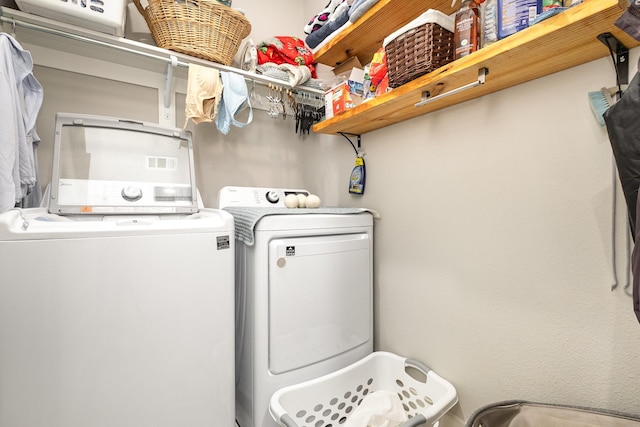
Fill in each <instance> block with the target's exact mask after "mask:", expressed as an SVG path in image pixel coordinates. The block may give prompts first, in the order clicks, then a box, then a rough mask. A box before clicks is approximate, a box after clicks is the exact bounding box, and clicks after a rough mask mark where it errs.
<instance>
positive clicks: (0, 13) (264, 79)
mask: <svg viewBox="0 0 640 427" xmlns="http://www.w3.org/2000/svg"><path fill="white" fill-rule="evenodd" d="M5 10H6V8H5V7H2V8H0V22H2V23H6V24H9V25H12V26H17V27H23V28H27V29H30V30H34V31H40V32H43V33H45V34H51V35H55V36H59V37H65V38H68V39H71V40H75V41H80V42H83V43H88V44H93V45H97V46H102V47H107V48H111V49H116V50H120V51H122V52H127V53H131V54H134V55H138V56H143V57H145V58H149V59H153V60H156V61H161V62H164V63H167V64H172V62H173V61H172V59H171V57H172V56H173V57H174V58H175V53H174V52H171V51H169V52H168V55H169V56H168V57H165V56H161V55H157V54H154V53H149V52H143V51H140V50H136V49H133V48H129V47H126V46H120V45H117V44H111V43H108V42H104V41H101V40H96V39H93V38H90V37H85V36H82V35H79V34H73V33H69V32H66V31H61V30H56V29H54V28H49V27H45V26H42V25H38V24H33V23H30V22H26V21H23V20H20V19H16V18H15V17H7V16H5ZM203 61H204V60H203ZM173 64H175V65H177V66H178V67H183V68H188V67H189V63H188V62H183V61H177V63H176V62H173ZM203 66H205V67H210V68H214V69H216V70H218V71H228V72H232V73H236V74H239V75H241V76H243V77H244V78H245V80H248V81H252V82H256V83H261V84H263V85H265V86H267V85H275V86H283V87H287V88H290V89H293V90H298V91H301V92H307V93H314V94H318V95H323V96H324V91H323V90H322V89H316V88H310V87H304V86H295V87H292V86H290V85H289V83H288V82H287V81H285V80H280V79H276V78H272V77H268V76H263V75H260V74H255V73H251V72H249V71H245V70H241V69H238V68H234V67H229V66H226V65H222V64H217V63H214V62H207V63H206V64H204V65H203Z"/></svg>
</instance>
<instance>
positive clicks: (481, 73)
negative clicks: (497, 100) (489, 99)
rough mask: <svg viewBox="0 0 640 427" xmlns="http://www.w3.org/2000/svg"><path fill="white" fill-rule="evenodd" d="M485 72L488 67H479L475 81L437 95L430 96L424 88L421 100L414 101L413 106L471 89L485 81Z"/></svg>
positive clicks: (486, 72)
mask: <svg viewBox="0 0 640 427" xmlns="http://www.w3.org/2000/svg"><path fill="white" fill-rule="evenodd" d="M487 74H489V69H488V68H485V67H483V68H480V69H479V70H478V80H476V81H475V82H473V83H469V84H467V85H464V86H460V87H458V88H455V89H452V90H450V91H449V92H445V93H441V94H440V95H437V96H434V97H431V93H430V92H429V91H428V90H426V91H424V92H422V101H420V102H418V103H416V104H415V105H414V106H415V107H422V106H423V105H425V104H428V103H429V102H433V101H436V100H438V99H441V98H445V97H447V96H450V95H453V94H456V93H459V92H462V91H464V90H467V89H471V88H474V87H477V86H480V85H483V84H484V82H485V78H486V76H487Z"/></svg>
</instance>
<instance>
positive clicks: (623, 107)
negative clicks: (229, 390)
mask: <svg viewBox="0 0 640 427" xmlns="http://www.w3.org/2000/svg"><path fill="white" fill-rule="evenodd" d="M604 121H605V123H606V125H607V133H608V134H609V141H610V142H611V148H612V149H613V155H614V158H615V161H616V167H617V169H618V176H619V177H620V183H621V184H622V190H623V193H624V197H625V201H626V203H627V208H628V210H629V224H630V225H631V234H632V236H633V239H634V242H635V246H634V249H633V254H632V257H631V262H632V265H631V268H632V271H633V310H634V312H635V315H636V318H637V319H638V321H639V322H640V234H639V233H638V228H637V222H638V221H639V220H638V219H637V215H638V213H639V212H640V207H639V203H638V202H639V200H638V188H639V187H640V74H639V73H636V75H635V76H634V78H633V79H632V80H631V83H630V84H629V87H628V88H627V90H625V91H624V93H623V95H622V97H621V98H620V100H619V101H618V102H616V103H615V104H613V105H612V106H611V107H610V108H609V109H608V110H607V112H605V114H604Z"/></svg>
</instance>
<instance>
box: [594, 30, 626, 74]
mask: <svg viewBox="0 0 640 427" xmlns="http://www.w3.org/2000/svg"><path fill="white" fill-rule="evenodd" d="M598 40H600V41H601V42H602V43H604V45H605V46H607V47H608V48H609V52H610V53H611V59H613V65H614V67H616V76H617V78H618V84H619V85H627V84H629V48H627V47H626V46H625V45H624V44H622V42H621V41H620V40H618V39H617V38H616V36H614V35H613V34H611V33H602V34H599V35H598ZM614 54H615V58H614Z"/></svg>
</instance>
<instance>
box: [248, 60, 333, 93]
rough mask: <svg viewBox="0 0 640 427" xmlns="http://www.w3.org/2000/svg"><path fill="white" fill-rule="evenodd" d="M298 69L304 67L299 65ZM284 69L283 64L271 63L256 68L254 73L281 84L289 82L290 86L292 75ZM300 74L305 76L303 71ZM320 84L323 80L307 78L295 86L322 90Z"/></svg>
mask: <svg viewBox="0 0 640 427" xmlns="http://www.w3.org/2000/svg"><path fill="white" fill-rule="evenodd" d="M280 67H282V68H280ZM294 67H295V66H294ZM300 67H304V65H301V66H300ZM284 68H285V64H280V65H278V64H274V63H273V62H266V63H264V64H260V65H258V66H257V67H256V73H257V74H261V75H263V76H267V77H271V78H274V79H278V80H282V81H283V82H289V84H291V82H292V79H293V78H294V77H293V76H292V74H290V73H289V72H287V71H285V69H284ZM307 68H308V67H307ZM302 73H303V74H306V72H305V71H304V70H303V71H302ZM309 73H311V71H309ZM322 83H323V80H320V79H314V78H309V79H307V80H304V81H300V82H299V83H298V84H297V85H296V86H302V87H308V88H314V89H322Z"/></svg>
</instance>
